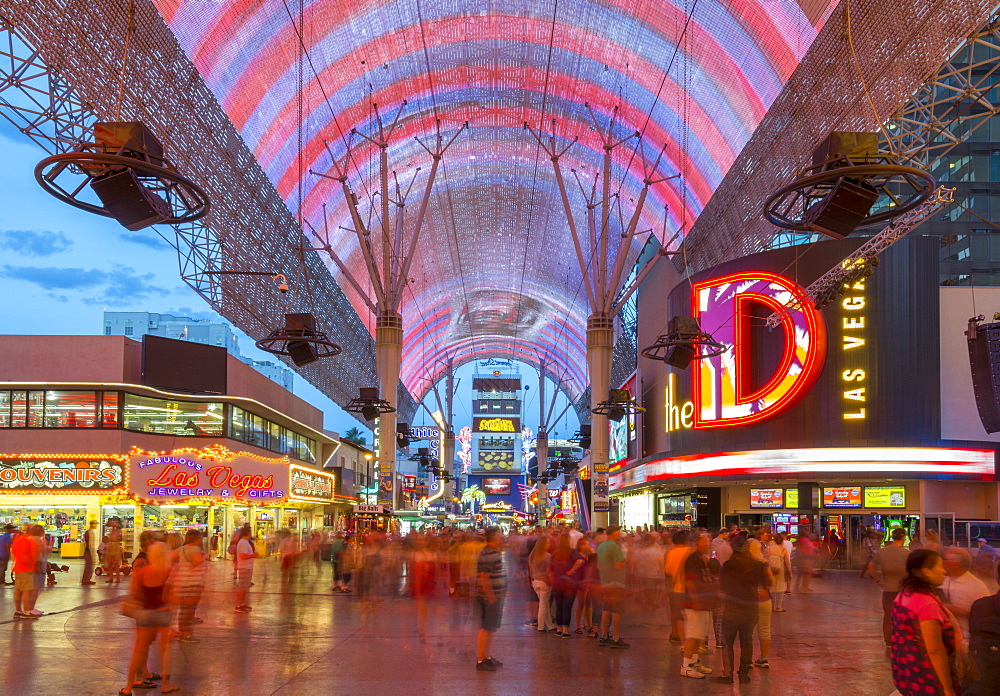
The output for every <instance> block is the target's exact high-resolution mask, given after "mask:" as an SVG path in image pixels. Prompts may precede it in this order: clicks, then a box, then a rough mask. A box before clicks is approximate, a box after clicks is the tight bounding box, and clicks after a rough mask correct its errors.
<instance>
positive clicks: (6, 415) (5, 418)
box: [0, 391, 10, 428]
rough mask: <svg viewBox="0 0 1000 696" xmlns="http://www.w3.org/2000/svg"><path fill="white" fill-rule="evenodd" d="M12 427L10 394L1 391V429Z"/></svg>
mask: <svg viewBox="0 0 1000 696" xmlns="http://www.w3.org/2000/svg"><path fill="white" fill-rule="evenodd" d="M9 427H10V392H9V391H0V428H9Z"/></svg>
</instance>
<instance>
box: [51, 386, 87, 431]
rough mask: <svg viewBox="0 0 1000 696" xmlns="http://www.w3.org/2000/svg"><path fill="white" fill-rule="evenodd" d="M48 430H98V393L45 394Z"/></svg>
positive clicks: (61, 392)
mask: <svg viewBox="0 0 1000 696" xmlns="http://www.w3.org/2000/svg"><path fill="white" fill-rule="evenodd" d="M45 427H46V428H96V427H97V392H92V391H50V392H45Z"/></svg>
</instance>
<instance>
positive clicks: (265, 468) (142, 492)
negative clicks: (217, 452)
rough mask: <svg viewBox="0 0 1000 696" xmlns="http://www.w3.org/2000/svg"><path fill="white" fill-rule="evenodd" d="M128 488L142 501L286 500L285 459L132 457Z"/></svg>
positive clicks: (238, 456) (286, 472)
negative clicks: (205, 499) (211, 499)
mask: <svg viewBox="0 0 1000 696" xmlns="http://www.w3.org/2000/svg"><path fill="white" fill-rule="evenodd" d="M129 467H130V471H131V481H130V484H129V487H130V489H131V492H132V493H135V494H136V495H137V496H138V497H139V498H140V499H141V500H146V501H157V502H167V501H176V500H183V499H184V498H217V499H221V500H229V501H240V502H245V503H255V504H262V503H264V504H266V503H273V502H278V501H282V500H284V499H285V498H287V497H288V459H287V458H282V459H276V460H264V459H258V458H256V457H251V456H248V455H245V454H237V455H236V456H235V457H234V458H232V459H229V460H225V461H222V460H215V459H202V458H193V457H184V456H177V455H170V454H161V455H154V456H148V455H133V456H132V457H131V458H130V462H129Z"/></svg>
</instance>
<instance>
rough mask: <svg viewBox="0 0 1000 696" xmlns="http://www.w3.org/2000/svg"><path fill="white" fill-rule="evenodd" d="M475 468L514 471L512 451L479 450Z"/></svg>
mask: <svg viewBox="0 0 1000 696" xmlns="http://www.w3.org/2000/svg"><path fill="white" fill-rule="evenodd" d="M477 468H479V469H482V470H483V471H499V470H503V471H514V453H513V452H500V451H490V450H486V451H481V452H480V453H479V466H478V467H477ZM518 469H520V467H518Z"/></svg>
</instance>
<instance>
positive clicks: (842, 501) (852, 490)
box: [823, 486, 861, 508]
mask: <svg viewBox="0 0 1000 696" xmlns="http://www.w3.org/2000/svg"><path fill="white" fill-rule="evenodd" d="M823 507H825V508H859V507H861V488H860V486H834V487H832V488H824V489H823Z"/></svg>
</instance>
